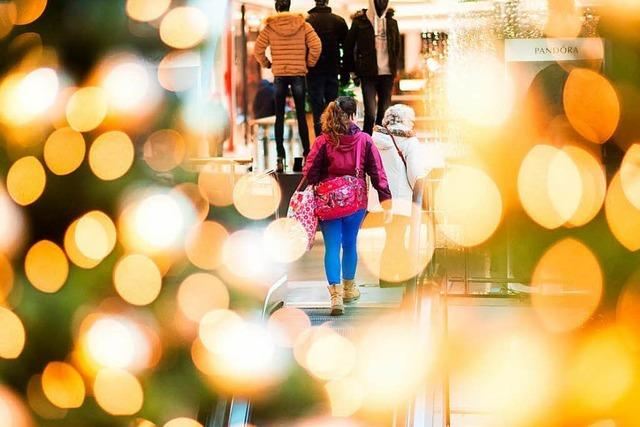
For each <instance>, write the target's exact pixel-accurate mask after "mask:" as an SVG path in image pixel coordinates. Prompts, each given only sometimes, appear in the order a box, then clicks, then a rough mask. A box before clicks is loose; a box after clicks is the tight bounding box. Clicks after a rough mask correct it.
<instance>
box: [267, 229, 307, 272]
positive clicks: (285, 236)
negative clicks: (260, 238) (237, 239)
mask: <svg viewBox="0 0 640 427" xmlns="http://www.w3.org/2000/svg"><path fill="white" fill-rule="evenodd" d="M308 242H309V239H308V237H307V232H306V230H305V229H304V227H303V226H302V224H300V222H298V221H297V220H296V219H295V218H279V219H276V220H275V221H273V222H271V223H270V224H269V225H268V226H267V228H266V230H265V231H264V245H265V249H266V251H267V253H268V254H269V256H270V257H271V258H272V259H273V260H274V261H276V262H279V263H292V262H295V261H297V260H299V259H300V258H302V256H303V255H304V254H305V252H306V251H307V245H308Z"/></svg>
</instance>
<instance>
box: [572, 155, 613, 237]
mask: <svg viewBox="0 0 640 427" xmlns="http://www.w3.org/2000/svg"><path fill="white" fill-rule="evenodd" d="M563 151H564V152H565V153H567V155H568V156H569V157H570V158H571V160H572V161H573V163H574V164H575V165H576V167H577V168H578V171H579V172H580V182H581V187H582V191H581V198H580V203H579V204H578V208H577V209H576V211H575V212H574V214H573V215H572V216H571V218H569V221H567V225H568V226H571V227H581V226H583V225H585V224H588V223H589V222H590V221H591V220H592V219H593V218H595V216H596V215H597V214H598V212H600V209H602V206H603V204H604V199H605V196H606V193H607V178H606V176H605V171H604V165H603V164H602V163H601V162H600V161H598V160H597V159H596V158H595V157H594V156H593V155H592V154H590V153H589V152H587V151H586V150H583V149H582V148H579V147H575V146H566V147H563Z"/></svg>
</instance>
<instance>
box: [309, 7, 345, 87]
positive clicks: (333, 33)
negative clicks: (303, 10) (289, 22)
mask: <svg viewBox="0 0 640 427" xmlns="http://www.w3.org/2000/svg"><path fill="white" fill-rule="evenodd" d="M307 22H308V23H309V24H311V26H312V27H313V29H314V30H315V31H316V33H317V34H318V36H319V37H320V40H321V41H322V53H321V54H320V59H319V60H318V63H317V64H316V66H315V67H313V68H310V69H309V74H325V73H332V74H338V73H339V72H341V69H342V58H341V54H340V51H341V49H342V47H343V43H344V40H345V39H346V37H347V32H348V31H349V27H348V26H347V23H346V22H345V20H344V19H342V17H340V16H338V15H336V14H335V13H331V8H330V7H328V6H322V7H314V8H313V9H311V10H310V11H309V17H308V18H307Z"/></svg>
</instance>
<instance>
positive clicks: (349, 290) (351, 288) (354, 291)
mask: <svg viewBox="0 0 640 427" xmlns="http://www.w3.org/2000/svg"><path fill="white" fill-rule="evenodd" d="M342 284H343V286H344V302H345V303H347V304H348V303H350V302H354V301H357V300H358V299H360V290H359V289H358V285H356V281H355V280H346V279H344V280H343V281H342Z"/></svg>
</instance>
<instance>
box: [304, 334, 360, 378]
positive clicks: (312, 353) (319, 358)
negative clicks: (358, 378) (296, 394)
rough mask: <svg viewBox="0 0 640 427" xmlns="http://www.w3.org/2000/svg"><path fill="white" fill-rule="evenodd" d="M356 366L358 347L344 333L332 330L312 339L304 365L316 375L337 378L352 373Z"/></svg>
mask: <svg viewBox="0 0 640 427" xmlns="http://www.w3.org/2000/svg"><path fill="white" fill-rule="evenodd" d="M355 366H356V348H355V346H354V345H353V343H352V342H351V341H349V340H348V339H347V338H345V337H343V336H342V335H340V334H338V333H336V332H333V331H330V332H328V333H326V334H319V335H316V336H315V337H314V339H312V342H311V343H310V345H309V349H308V351H307V354H306V360H305V364H304V367H305V368H306V369H307V370H308V371H309V372H310V373H311V374H313V375H314V376H315V377H317V378H320V379H323V380H337V379H340V378H344V377H346V376H347V375H349V374H350V373H351V371H352V370H353V368H354V367H355Z"/></svg>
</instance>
